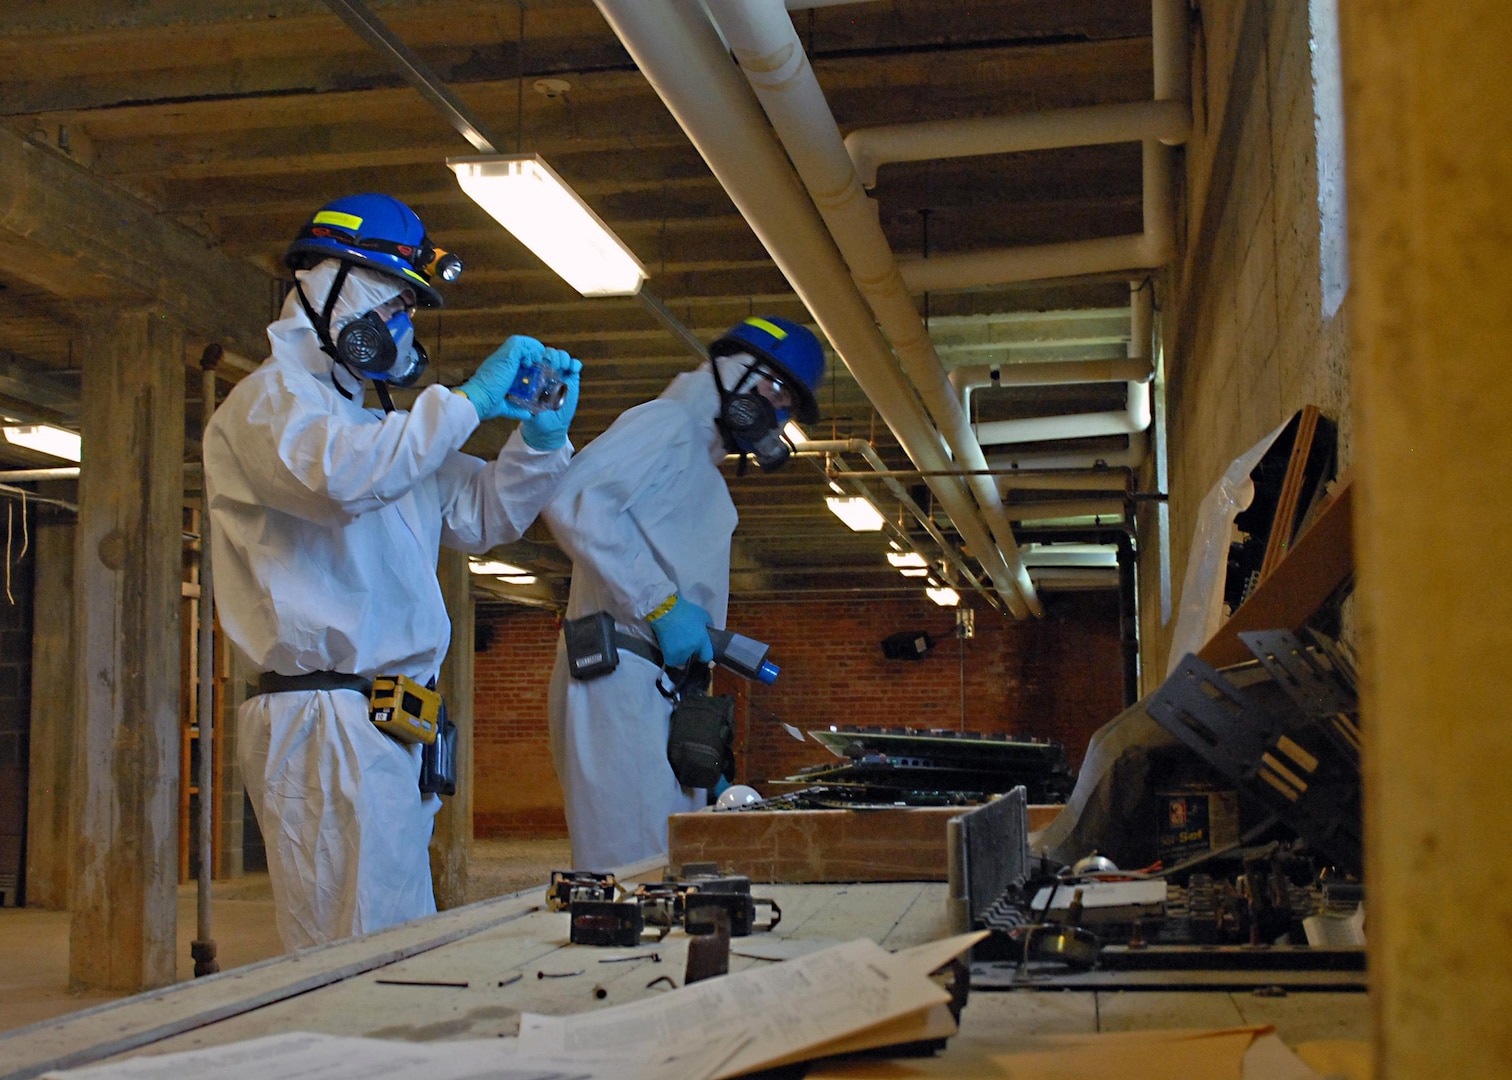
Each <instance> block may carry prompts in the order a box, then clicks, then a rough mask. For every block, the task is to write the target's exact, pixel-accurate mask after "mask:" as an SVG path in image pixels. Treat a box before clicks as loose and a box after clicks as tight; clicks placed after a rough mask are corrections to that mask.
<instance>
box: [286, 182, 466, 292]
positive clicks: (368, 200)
mask: <svg viewBox="0 0 1512 1080" xmlns="http://www.w3.org/2000/svg"><path fill="white" fill-rule="evenodd" d="M321 259H342V260H345V261H346V262H350V263H356V264H357V265H359V266H366V267H367V268H369V269H370V270H377V271H378V272H380V273H383V274H388V275H390V276H391V277H395V278H398V279H399V280H401V281H403V282H404V283H405V284H406V285H409V286H411V287H413V288H414V290H415V293H416V296H417V298H418V300H419V303H420V306H421V307H440V306H441V303H442V301H441V294H440V293H438V292H437V291H436V290H435V288H434V287H432V285H431V278H432V277H440V278H441V280H443V281H451V280H453V279H454V278H456V277H457V275H458V274H460V273H461V272H462V260H461V259H459V258H457V257H456V256H455V255H452V254H451V253H449V252H446V251H442V250H441V249H440V248H438V247H436V246H435V245H434V244H432V243H431V241H430V237H428V236H426V235H425V226H424V225H422V224H421V223H420V218H419V217H418V216H416V214H415V212H414V211H413V210H411V209H410V208H409V207H408V206H405V205H404V204H403V203H402V202H400V201H399V200H398V199H396V198H394V197H393V196H392V195H375V194H366V195H346V196H343V197H342V198H340V199H336V200H334V201H333V202H328V203H326V204H325V205H324V206H322V207H321V208H320V209H319V210H317V211H315V213H314V214H313V215H311V217H310V220H309V221H307V222H305V224H304V227H303V228H302V229H300V230H299V235H298V236H296V237H295V238H294V242H293V243H292V244H290V245H289V250H288V253H287V254H285V255H284V262H285V263H286V264H287V265H288V267H289V269H290V270H305V269H308V268H309V267H311V266H314V265H315V264H316V263H318V262H319V261H320V260H321Z"/></svg>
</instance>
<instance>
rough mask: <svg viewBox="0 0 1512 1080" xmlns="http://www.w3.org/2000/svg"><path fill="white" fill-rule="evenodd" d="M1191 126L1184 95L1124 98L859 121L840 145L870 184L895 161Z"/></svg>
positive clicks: (1162, 134)
mask: <svg viewBox="0 0 1512 1080" xmlns="http://www.w3.org/2000/svg"><path fill="white" fill-rule="evenodd" d="M1191 129H1192V110H1191V109H1190V108H1189V107H1188V106H1187V104H1186V103H1185V102H1183V101H1129V102H1122V103H1119V104H1116V105H1083V106H1080V107H1077V108H1071V109H1046V110H1044V111H1043V112H1033V113H1019V114H1018V115H1016V116H980V117H973V118H971V119H968V120H941V121H936V122H933V123H921V124H884V125H881V126H879V127H872V128H857V129H856V130H855V131H852V132H851V133H850V134H849V135H847V136H846V137H845V151H846V153H847V154H849V155H850V159H851V161H852V162H853V163H854V164H855V167H856V175H857V176H859V177H860V178H861V183H862V184H863V185H864V186H866V187H868V188H872V187H875V186H876V184H877V169H879V168H880V167H881V166H883V165H889V164H892V163H893V162H898V161H937V160H940V159H942V158H958V157H975V156H978V155H981V154H1014V153H1021V152H1024V151H1029V150H1054V149H1057V148H1060V147H1066V146H1097V145H1099V144H1102V143H1120V142H1144V141H1145V140H1146V139H1158V140H1159V141H1160V142H1162V143H1166V144H1171V145H1174V144H1179V143H1183V142H1186V138H1187V134H1188V133H1189V132H1190V131H1191Z"/></svg>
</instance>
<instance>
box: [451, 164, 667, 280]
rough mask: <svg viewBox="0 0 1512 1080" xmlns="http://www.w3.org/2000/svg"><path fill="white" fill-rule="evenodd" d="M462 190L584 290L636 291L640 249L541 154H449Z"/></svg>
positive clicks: (642, 271)
mask: <svg viewBox="0 0 1512 1080" xmlns="http://www.w3.org/2000/svg"><path fill="white" fill-rule="evenodd" d="M446 164H447V165H448V166H450V167H451V169H452V171H453V172H455V173H456V174H457V183H459V184H461V185H462V190H463V191H465V192H467V194H468V195H469V196H470V197H471V198H472V200H473V201H474V202H476V203H477V204H478V205H479V206H481V207H482V208H483V209H484V210H486V211H488V213H489V214H490V215H491V216H492V217H493V218H494V220H495V221H497V222H498V223H499V224H500V225H502V226H504V228H506V229H508V230H509V231H510V233H512V234H513V235H514V237H515V239H517V240H519V241H520V243H522V244H524V245H525V246H526V247H528V248H529V249H530V250H531V251H533V252H535V254H536V256H537V257H538V258H539V259H540V260H541V261H542V262H543V263H545V264H546V265H547V266H549V267H551V269H553V270H555V271H556V272H557V273H558V274H559V275H561V277H562V279H563V280H564V281H566V282H567V284H569V285H571V286H572V287H573V288H574V289H576V290H577V291H578V292H580V293H582V294H583V295H584V296H634V295H635V294H636V293H638V292H640V287H641V285H642V283H644V282H645V280H646V268H645V267H644V266H642V265H641V262H640V260H639V259H637V258H636V257H635V253H634V252H632V251H631V250H630V249H629V248H628V247H626V246H625V243H624V241H622V240H621V239H620V238H619V237H618V236H615V235H614V231H613V230H612V229H610V228H609V226H607V225H605V224H604V222H603V221H602V220H601V219H600V218H599V216H598V215H597V214H595V213H594V212H593V211H592V210H591V209H590V208H589V206H588V204H587V203H585V202H584V201H583V200H582V199H581V198H579V197H578V194H577V192H575V191H573V190H572V188H570V187H569V186H568V185H567V182H566V181H565V180H563V179H562V178H561V177H560V176H558V175H557V174H556V173H555V172H554V171H552V168H551V166H550V165H547V164H546V162H545V161H544V160H542V159H541V156H540V155H539V154H516V155H513V156H508V155H502V154H485V155H481V156H477V157H459V158H447V159H446Z"/></svg>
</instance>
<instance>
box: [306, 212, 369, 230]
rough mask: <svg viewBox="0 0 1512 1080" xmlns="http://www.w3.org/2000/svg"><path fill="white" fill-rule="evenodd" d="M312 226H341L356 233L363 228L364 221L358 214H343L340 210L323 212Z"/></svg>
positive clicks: (316, 217) (317, 215)
mask: <svg viewBox="0 0 1512 1080" xmlns="http://www.w3.org/2000/svg"><path fill="white" fill-rule="evenodd" d="M310 224H312V225H339V226H341V228H343V229H349V230H351V231H352V232H356V231H357V230H358V229H360V228H362V219H361V218H360V217H358V216H357V215H356V214H343V213H342V212H341V211H340V210H322V211H320V212H319V213H317V214H316V215H315V217H314V219H313V220H312V221H311V222H310Z"/></svg>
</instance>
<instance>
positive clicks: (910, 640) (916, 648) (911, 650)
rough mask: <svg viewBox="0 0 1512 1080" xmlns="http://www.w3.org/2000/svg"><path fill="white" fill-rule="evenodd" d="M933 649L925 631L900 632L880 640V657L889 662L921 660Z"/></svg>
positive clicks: (931, 639) (932, 640)
mask: <svg viewBox="0 0 1512 1080" xmlns="http://www.w3.org/2000/svg"><path fill="white" fill-rule="evenodd" d="M933 648H934V638H932V637H930V636H929V633H928V631H925V630H900V631H898V632H897V633H896V634H889V635H888V636H887V637H885V638H883V639H882V655H883V656H885V657H887V658H888V659H889V660H922V659H924V657H925V656H927V655H929V650H930V649H933Z"/></svg>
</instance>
